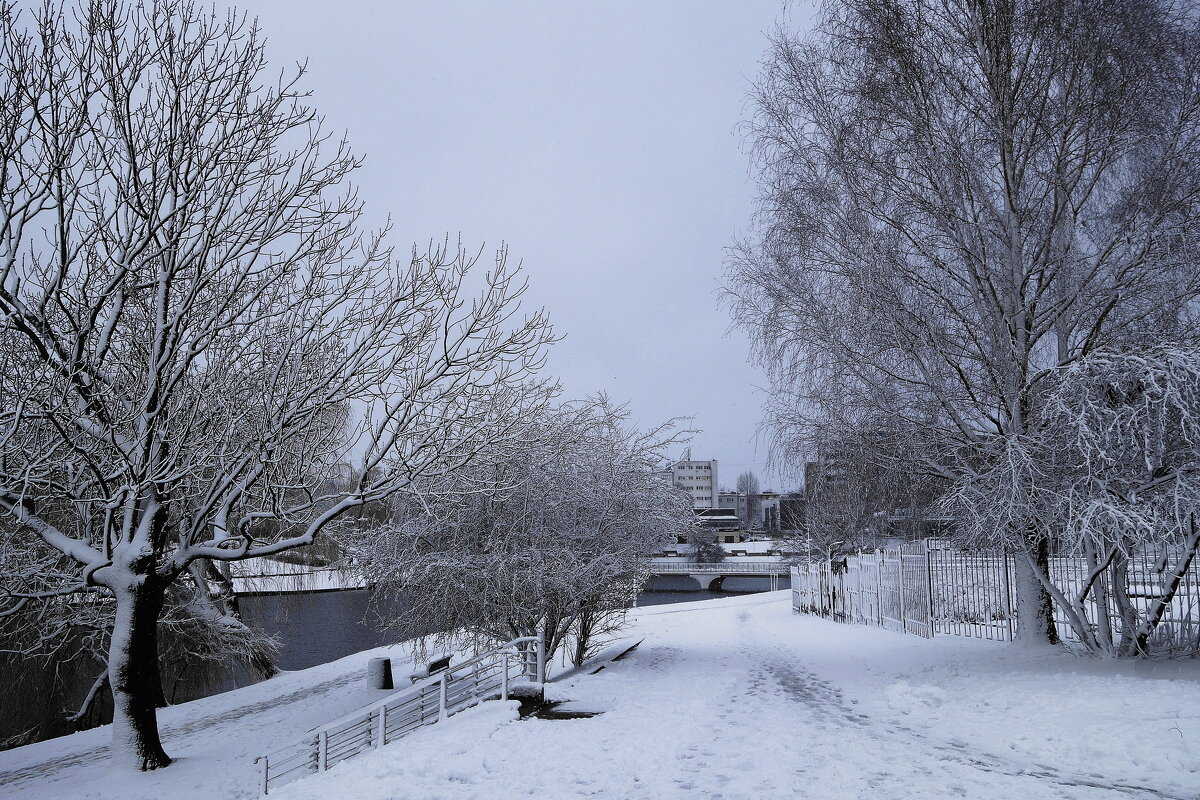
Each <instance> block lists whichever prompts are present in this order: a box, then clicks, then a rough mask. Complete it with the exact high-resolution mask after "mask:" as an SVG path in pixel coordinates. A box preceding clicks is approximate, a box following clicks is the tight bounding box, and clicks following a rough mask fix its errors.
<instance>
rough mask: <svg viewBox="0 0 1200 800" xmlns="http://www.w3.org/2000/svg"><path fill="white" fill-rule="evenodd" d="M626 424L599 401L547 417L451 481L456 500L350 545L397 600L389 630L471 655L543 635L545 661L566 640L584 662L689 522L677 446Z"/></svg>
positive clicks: (447, 498) (408, 512) (401, 514)
mask: <svg viewBox="0 0 1200 800" xmlns="http://www.w3.org/2000/svg"><path fill="white" fill-rule="evenodd" d="M627 422H628V412H626V411H625V410H624V409H622V408H616V407H613V406H611V405H610V404H609V403H608V402H607V401H606V400H603V399H601V400H598V401H594V402H586V403H572V404H566V405H564V406H561V407H559V408H556V409H553V410H551V411H548V412H546V413H544V414H541V415H539V416H537V417H536V418H534V419H532V420H531V423H532V424H531V429H530V437H529V439H528V440H527V442H526V446H525V447H524V448H522V449H519V450H512V449H508V450H504V451H500V452H497V453H495V454H494V457H493V458H485V459H483V460H481V461H479V462H478V463H477V464H476V465H475V466H474V467H472V468H471V469H469V470H464V471H461V472H459V473H458V474H456V475H455V476H454V478H453V480H452V481H451V484H452V486H453V488H454V489H455V491H457V493H458V494H457V496H456V495H455V494H452V493H447V492H445V491H444V490H440V491H438V492H437V494H439V495H440V496H441V499H440V500H437V501H433V502H428V503H426V504H424V505H423V506H421V507H419V508H418V507H413V506H412V505H411V504H409V505H408V506H407V507H400V508H397V509H396V510H397V517H396V518H395V519H394V520H392V521H390V522H385V523H384V524H382V525H380V526H379V527H377V528H366V529H363V530H361V531H358V532H356V533H355V534H353V538H352V541H351V543H350V546H351V547H352V548H353V549H354V550H355V551H356V552H357V553H358V554H359V558H360V560H361V562H362V566H361V568H362V569H363V570H364V571H365V573H366V574H367V576H368V577H369V579H370V580H371V581H372V582H373V583H374V584H375V585H376V586H378V587H379V588H380V590H381V591H383V592H384V593H388V592H394V593H397V594H399V595H401V596H402V597H403V599H404V602H403V604H402V608H403V610H402V611H401V612H400V613H399V614H398V615H396V617H395V618H393V619H392V620H390V622H391V624H392V626H393V627H394V628H395V629H397V630H398V631H400V633H401V635H402V636H406V637H407V636H415V635H421V634H428V633H442V634H443V638H444V639H448V640H452V641H461V640H462V638H463V637H465V638H466V640H467V641H468V643H470V644H478V643H480V642H485V643H488V644H491V643H493V642H495V641H497V640H499V641H504V640H506V639H509V638H512V637H515V636H529V635H534V634H538V633H540V634H542V635H543V636H544V637H545V641H546V647H547V653H549V654H553V653H554V652H555V650H556V649H557V648H558V647H559V646H561V645H562V644H563V643H565V642H567V641H570V640H572V639H573V640H574V644H573V646H572V655H573V657H574V658H575V659H576V660H579V659H582V658H584V657H586V655H587V654H588V653H589V652H591V651H592V649H594V647H595V646H596V644H597V637H599V636H601V635H603V634H604V633H605V632H610V631H611V630H613V629H614V627H615V626H616V625H618V624H619V621H620V620H621V619H623V616H624V613H625V610H626V609H628V608H629V607H630V606H631V605H632V604H633V601H634V599H635V597H636V595H637V593H638V591H639V590H640V589H641V587H642V585H643V584H644V583H645V582H646V579H647V578H648V576H649V561H648V559H649V557H650V555H651V554H653V553H654V552H656V551H658V550H660V549H661V548H662V546H663V545H664V544H665V543H666V542H668V541H674V540H675V537H677V536H678V535H679V534H680V533H681V532H683V531H685V530H686V529H687V527H688V526H689V525H690V524H691V521H692V516H693V514H692V511H691V504H690V500H689V499H688V497H687V495H686V494H685V493H683V492H680V491H679V490H677V489H676V488H675V487H674V486H672V485H671V482H670V477H669V475H667V474H666V473H665V472H664V471H663V469H662V467H663V466H664V465H665V464H666V463H668V462H667V458H666V454H667V451H668V450H670V449H671V448H673V447H674V446H675V445H676V444H678V443H679V441H680V434H679V433H678V432H676V431H674V430H673V429H672V428H671V426H670V425H666V426H662V427H659V428H656V429H653V430H650V431H644V432H639V431H635V430H632V429H630V428H629V427H628V426H627Z"/></svg>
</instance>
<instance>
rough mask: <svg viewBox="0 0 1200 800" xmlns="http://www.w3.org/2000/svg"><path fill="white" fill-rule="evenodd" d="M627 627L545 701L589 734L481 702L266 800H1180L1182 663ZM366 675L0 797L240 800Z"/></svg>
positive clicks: (227, 716) (23, 766)
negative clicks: (273, 758)
mask: <svg viewBox="0 0 1200 800" xmlns="http://www.w3.org/2000/svg"><path fill="white" fill-rule="evenodd" d="M636 615H637V616H636V621H635V624H634V626H633V628H632V630H631V633H632V634H633V635H634V636H636V637H637V638H643V637H644V641H643V642H642V644H641V645H640V647H638V649H637V650H636V651H634V652H633V653H631V654H630V655H628V656H627V657H626V658H624V659H622V660H621V661H619V662H616V663H613V664H610V665H609V666H607V667H605V668H604V669H603V670H602V671H600V672H599V673H597V674H595V675H587V674H584V675H579V676H576V677H574V678H571V679H569V680H564V681H561V682H558V683H555V684H552V685H551V688H550V691H551V692H552V693H553V694H554V695H555V696H557V697H559V698H562V699H567V700H570V701H571V703H569V704H568V706H567V708H575V709H579V710H588V711H601V712H603V713H602V714H600V715H599V716H595V717H592V718H590V719H573V720H541V719H529V720H523V721H517V719H516V712H515V708H514V707H513V705H511V704H501V703H486V704H484V705H483V706H481V707H479V708H477V709H474V710H472V711H468V712H464V713H463V714H460V715H458V716H456V717H454V718H452V719H451V720H449V721H448V722H446V723H443V724H440V725H435V726H432V727H430V728H425V729H423V730H421V731H418V732H417V733H415V734H413V735H412V736H410V737H408V738H406V739H405V740H403V741H402V742H399V743H397V744H394V745H391V746H389V747H387V748H384V749H383V750H381V751H378V752H375V753H371V754H368V755H366V756H363V757H361V758H359V759H355V760H352V761H349V762H346V763H344V764H342V765H339V766H338V767H336V768H335V769H333V770H331V771H330V772H329V773H326V774H325V775H321V776H316V777H312V778H307V779H305V780H302V781H298V782H296V783H293V784H290V785H288V786H285V787H283V788H282V789H280V790H278V791H273V792H272V794H271V797H272V798H275V797H279V798H281V799H282V800H318V799H319V800H328V798H335V797H336V798H342V797H346V798H354V799H355V800H382V799H383V798H397V799H398V798H405V799H406V800H419V799H420V798H454V799H455V800H457V799H458V798H464V799H465V798H489V800H493V799H497V798H499V799H501V800H502V799H503V798H516V797H524V796H537V797H540V798H549V799H550V800H557V799H558V798H574V797H593V798H595V797H600V798H614V799H616V798H620V799H622V800H623V799H624V798H647V799H649V798H695V797H702V798H725V799H726V800H729V799H732V798H756V800H757V798H762V797H770V796H774V797H810V798H819V799H820V800H839V799H840V798H871V799H872V800H874V799H875V798H886V800H900V799H901V798H942V797H966V798H987V799H988V800H998V799H999V798H1004V799H1005V800H1008V798H1031V799H1035V800H1036V799H1037V798H1080V799H1081V800H1084V799H1089V798H1097V799H1100V800H1102V799H1103V798H1163V797H1165V798H1178V799H1179V800H1183V799H1184V798H1196V797H1200V661H1186V662H1159V663H1139V664H1134V663H1115V662H1098V661H1086V660H1080V659H1076V658H1073V657H1071V656H1068V655H1064V654H1060V653H1055V652H1030V651H1027V650H1023V649H1021V648H1019V647H1017V646H1014V645H1007V644H1000V643H993V642H982V641H975V640H969V639H959V638H953V637H941V638H938V639H935V640H932V641H927V640H923V639H918V638H915V637H905V636H901V635H899V634H895V633H891V632H888V631H885V630H881V629H876V628H865V627H856V626H847V625H838V624H835V623H831V622H827V621H824V620H819V619H814V618H811V617H803V616H795V615H793V614H792V613H791V610H790V608H789V605H788V593H787V592H776V593H771V594H761V595H752V596H741V597H737V598H732V599H727V600H714V601H709V602H702V603H686V604H678V605H670V606H656V607H650V608H644V609H639V610H638V611H637V612H636ZM366 657H367V655H366V654H361V655H359V656H354V657H351V658H347V659H342V660H341V661H339V662H335V663H334V664H329V665H324V666H322V667H317V668H314V669H311V670H305V671H303V672H298V673H290V674H287V675H285V676H282V677H280V678H277V679H273V680H271V681H267V682H265V683H264V684H259V685H257V686H253V687H248V688H246V689H242V690H238V691H237V692H232V693H229V694H226V695H221V696H218V697H212V698H207V699H205V700H200V701H197V702H195V703H190V704H187V705H185V706H181V707H177V708H172V709H168V710H166V712H165V713H164V715H163V717H164V721H165V726H164V727H165V728H166V736H165V738H166V747H167V750H168V752H170V753H172V754H173V755H175V756H177V757H180V760H179V762H178V763H177V764H175V765H173V766H171V767H170V768H168V769H167V770H163V771H160V772H159V773H151V774H149V775H121V776H115V777H114V776H110V775H108V774H106V772H105V769H106V767H104V766H103V761H102V748H101V745H102V743H103V738H104V732H103V731H95V732H88V733H85V734H80V735H77V736H73V737H67V738H65V739H60V740H55V741H51V742H43V743H40V744H37V745H32V746H30V747H26V748H21V749H19V750H15V751H10V752H8V753H0V795H2V796H4V797H6V798H12V800H32V799H33V798H52V797H53V798H67V797H71V798H76V797H78V798H92V797H95V798H122V799H124V798H141V797H147V798H149V797H155V798H158V797H197V798H200V797H203V798H234V797H252V796H254V770H253V765H252V764H251V763H250V762H251V761H252V760H253V756H254V755H256V754H257V753H258V752H261V751H262V750H264V749H267V748H269V747H271V746H273V745H275V744H277V743H283V742H285V741H287V740H288V739H290V738H291V737H293V736H295V735H296V734H298V733H300V732H302V731H304V730H305V729H307V728H309V727H311V726H313V725H315V724H317V723H318V722H321V721H325V720H329V719H333V718H334V717H336V716H338V715H339V714H342V713H344V712H346V711H348V710H350V709H351V708H352V707H353V706H354V705H355V704H361V703H364V702H366V701H367V700H369V699H371V698H372V697H374V696H375V693H373V692H371V691H370V690H367V689H365V688H363V686H362V681H361V677H360V676H361V674H362V665H363V664H364V663H365V660H366ZM400 671H401V672H402V671H403V670H402V669H401V670H400ZM251 704H253V708H252V709H246V712H247V713H240V712H239V707H240V706H243V705H251ZM250 711H253V712H254V713H249V712H250ZM56 764H58V766H54V765H56ZM39 765H41V766H39ZM14 774H16V775H17V776H18V777H17V780H15V781H14V780H13V776H14ZM20 776H25V777H20Z"/></svg>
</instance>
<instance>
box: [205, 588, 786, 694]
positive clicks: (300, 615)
mask: <svg viewBox="0 0 1200 800" xmlns="http://www.w3.org/2000/svg"><path fill="white" fill-rule="evenodd" d="M725 584H726V586H727V587H728V589H727V590H725V591H720V592H708V591H685V590H684V589H686V587H688V586H689V585H690V586H695V583H694V582H692V581H691V579H690V578H687V577H684V576H677V577H676V576H671V577H661V578H654V579H652V580H651V582H650V583H649V584H647V586H646V588H645V589H644V590H643V591H642V592H641V593H640V594H639V595H638V599H637V603H636V604H637V605H638V606H653V605H661V604H664V603H687V602H695V601H697V600H712V599H714V598H718V597H731V596H734V595H738V594H748V593H753V592H761V591H764V590H765V589H766V588H767V579H766V578H727V579H726V580H725ZM370 596H371V593H370V592H369V591H368V590H366V589H349V590H344V591H336V592H305V593H299V594H287V595H251V596H249V597H244V598H242V601H241V607H242V614H243V615H244V616H245V618H246V621H247V622H249V623H250V624H252V625H254V626H256V627H259V628H261V629H263V630H265V631H267V632H268V633H271V634H273V635H275V636H277V637H278V638H279V640H280V644H281V649H280V652H279V668H280V669H285V670H295V669H306V668H308V667H313V666H316V665H317V664H324V663H326V662H328V661H333V660H334V659H338V658H342V657H343V656H348V655H350V654H351V653H357V652H359V651H360V650H367V649H370V648H372V647H379V646H381V645H385V644H391V643H393V642H394V641H395V637H394V635H392V634H389V633H388V632H387V631H386V630H384V628H383V626H382V625H381V624H380V622H379V620H378V618H377V617H376V615H375V613H374V612H373V611H372V610H371V609H370V608H369V602H370ZM384 611H386V609H384ZM225 688H232V687H229V686H227V687H225Z"/></svg>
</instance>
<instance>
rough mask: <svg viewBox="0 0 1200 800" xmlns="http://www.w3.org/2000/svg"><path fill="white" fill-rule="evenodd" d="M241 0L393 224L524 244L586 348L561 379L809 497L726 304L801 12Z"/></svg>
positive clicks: (730, 1)
mask: <svg viewBox="0 0 1200 800" xmlns="http://www.w3.org/2000/svg"><path fill="white" fill-rule="evenodd" d="M235 4H236V5H237V6H238V7H240V8H243V9H245V10H247V11H248V12H249V13H251V14H252V15H255V16H257V17H258V18H259V21H260V23H261V26H262V28H263V31H264V33H265V34H266V37H267V40H268V43H269V44H268V54H269V57H270V58H271V60H272V62H273V63H275V64H279V65H283V64H287V63H289V62H294V61H297V60H302V59H305V58H307V59H308V62H309V69H310V73H309V78H308V85H309V86H310V87H311V88H312V89H313V90H314V92H315V96H314V101H313V102H314V104H315V105H316V107H317V108H318V109H319V110H320V111H321V112H322V113H323V114H324V115H325V116H326V118H327V121H328V123H329V126H330V127H331V128H332V129H334V130H342V129H345V130H346V131H347V132H348V134H349V137H350V141H351V144H352V145H353V147H354V149H355V150H356V151H357V152H359V153H360V154H362V155H364V156H365V157H366V165H365V167H364V169H363V170H362V171H360V172H359V174H358V176H357V182H358V183H359V185H360V186H361V188H362V196H363V199H364V201H365V202H366V204H367V211H368V215H369V219H370V220H371V221H372V222H373V223H375V224H378V223H380V222H382V220H383V219H384V217H385V216H387V215H389V214H390V215H391V218H392V221H393V223H394V232H395V234H396V241H397V242H401V243H402V242H412V241H419V242H425V241H428V240H429V239H430V238H431V237H432V238H437V239H441V238H442V237H443V236H444V235H445V234H446V233H450V234H451V236H452V237H453V236H457V235H458V234H459V233H461V235H462V237H463V241H464V244H466V245H467V246H469V247H472V248H473V247H475V246H478V245H479V244H482V243H486V244H487V245H488V252H491V250H493V249H494V246H495V245H498V244H499V243H500V242H501V241H504V242H507V243H508V245H509V251H510V257H512V258H517V259H520V260H521V261H522V262H523V263H524V265H525V269H526V274H527V276H528V279H529V282H530V291H529V294H528V295H527V298H528V300H527V302H528V303H529V304H530V305H544V306H545V307H546V308H547V310H548V311H549V313H550V316H551V319H552V320H553V322H554V323H555V326H556V328H557V329H558V331H559V332H561V333H563V334H565V335H566V338H565V340H564V341H562V342H561V343H560V344H558V345H557V346H556V347H555V349H554V352H553V354H552V355H551V358H550V363H549V367H548V369H549V371H550V372H551V373H552V374H554V375H556V376H558V377H559V378H560V379H561V380H562V382H563V385H564V388H565V390H566V394H567V395H568V396H570V397H582V396H585V395H588V394H594V393H596V392H597V391H605V392H607V393H608V394H609V395H610V396H612V397H613V398H614V399H617V400H620V401H627V402H628V403H629V404H630V406H631V409H632V411H633V413H634V416H635V417H636V418H637V419H638V421H639V422H641V423H642V424H651V423H655V422H659V421H662V420H664V419H667V418H669V417H675V416H691V417H694V422H693V423H692V424H693V426H694V427H696V428H700V429H702V433H700V434H698V435H697V436H696V438H695V440H694V443H693V448H692V449H693V456H694V457H695V458H716V459H718V460H719V461H720V465H719V466H720V472H721V476H720V482H721V484H722V485H724V486H730V487H732V486H733V484H734V482H735V480H736V477H737V473H738V472H741V471H743V470H745V469H755V470H756V471H757V472H758V473H759V475H760V476H762V477H763V478H764V480H763V485H764V488H767V487H770V488H775V489H790V488H792V487H793V486H794V482H793V481H791V480H788V481H780V480H779V479H778V478H777V477H775V476H773V475H770V474H768V473H767V471H766V469H765V464H764V462H765V460H766V443H765V442H763V441H758V442H757V443H756V437H755V433H756V430H757V426H758V423H759V420H760V406H761V403H762V399H763V398H762V394H761V392H760V391H759V389H758V387H761V386H763V385H764V384H765V381H764V379H763V377H762V375H761V373H759V372H758V371H757V370H755V369H752V368H751V367H749V366H747V364H746V355H747V343H746V339H745V337H744V336H743V335H742V334H741V333H740V332H736V331H735V332H732V333H728V334H727V333H726V330H727V327H728V317H727V315H726V314H725V312H724V311H723V310H722V309H720V308H719V307H718V297H717V290H718V287H719V282H720V280H721V275H722V268H723V259H724V248H725V247H727V246H728V245H729V244H730V243H731V242H732V241H733V239H734V237H735V236H736V235H737V234H738V233H739V232H740V231H744V230H745V228H746V225H747V223H748V220H749V217H750V214H751V211H752V199H753V193H754V189H753V186H752V184H751V182H750V180H749V174H748V161H747V157H746V154H745V152H744V143H743V140H742V137H741V135H740V134H739V133H738V131H737V124H738V122H739V121H740V120H741V119H742V118H743V116H744V115H745V113H746V111H745V97H746V93H747V90H748V88H749V85H750V81H751V80H752V79H753V78H754V76H755V75H756V73H757V70H758V63H759V60H760V58H761V57H762V54H763V51H764V50H765V48H766V33H767V32H768V31H769V30H770V29H771V27H772V26H773V25H774V24H775V22H776V21H777V20H778V19H779V17H780V14H781V13H782V3H781V0H725V1H724V2H691V1H690V0H689V1H688V2H683V0H679V1H678V2H653V1H652V0H641V2H619V1H618V2H612V1H608V2H567V0H563V2H555V3H550V2H486V3H485V2H445V1H444V0H421V1H420V2H416V1H413V2H407V1H406V2H395V3H385V2H344V3H330V2H315V0H314V1H312V2H306V1H303V0H240V2H237V1H236V0H235ZM803 9H804V7H803V6H801V10H803ZM790 16H791V17H792V18H793V19H794V18H795V17H796V16H797V10H796V9H793V10H792V12H791V14H790Z"/></svg>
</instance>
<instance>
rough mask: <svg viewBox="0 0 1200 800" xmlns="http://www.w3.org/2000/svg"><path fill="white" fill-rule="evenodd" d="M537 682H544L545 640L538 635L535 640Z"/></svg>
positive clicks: (542, 635) (543, 636) (543, 635)
mask: <svg viewBox="0 0 1200 800" xmlns="http://www.w3.org/2000/svg"><path fill="white" fill-rule="evenodd" d="M537 682H538V683H545V682H546V638H545V634H540V633H539V634H538V638H537Z"/></svg>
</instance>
